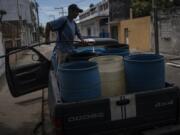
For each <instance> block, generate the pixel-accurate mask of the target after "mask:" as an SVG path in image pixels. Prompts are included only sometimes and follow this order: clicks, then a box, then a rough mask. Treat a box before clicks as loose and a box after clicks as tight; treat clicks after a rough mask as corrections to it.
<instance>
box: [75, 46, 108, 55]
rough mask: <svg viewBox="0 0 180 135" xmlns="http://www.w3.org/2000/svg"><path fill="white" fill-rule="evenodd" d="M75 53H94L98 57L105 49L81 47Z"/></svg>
mask: <svg viewBox="0 0 180 135" xmlns="http://www.w3.org/2000/svg"><path fill="white" fill-rule="evenodd" d="M76 52H77V53H96V54H97V55H100V54H102V53H104V52H105V48H102V47H81V48H78V49H76Z"/></svg>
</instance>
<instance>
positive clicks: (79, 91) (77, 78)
mask: <svg viewBox="0 0 180 135" xmlns="http://www.w3.org/2000/svg"><path fill="white" fill-rule="evenodd" d="M58 72H59V75H58V76H59V80H58V83H59V87H60V92H61V95H62V99H63V100H64V101H65V102H75V101H81V100H89V99H94V98H98V97H100V96H101V84H100V76H99V71H98V67H97V63H95V62H89V61H78V62H71V63H65V64H61V65H59V68H58Z"/></svg>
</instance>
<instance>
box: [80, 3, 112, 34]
mask: <svg viewBox="0 0 180 135" xmlns="http://www.w3.org/2000/svg"><path fill="white" fill-rule="evenodd" d="M108 16H109V4H108V0H103V1H101V2H99V3H98V4H96V5H91V6H90V8H89V9H87V10H86V11H84V12H83V13H81V14H80V15H79V20H78V26H79V29H80V31H81V34H82V35H83V36H95V37H99V36H101V37H107V36H108Z"/></svg>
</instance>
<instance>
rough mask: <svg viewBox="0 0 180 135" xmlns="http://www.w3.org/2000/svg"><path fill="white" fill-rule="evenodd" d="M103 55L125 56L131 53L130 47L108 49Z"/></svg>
mask: <svg viewBox="0 0 180 135" xmlns="http://www.w3.org/2000/svg"><path fill="white" fill-rule="evenodd" d="M102 55H119V56H123V57H124V56H128V55H129V49H122V48H114V49H107V50H106V51H105V52H104V53H103V54H102Z"/></svg>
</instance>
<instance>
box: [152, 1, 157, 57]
mask: <svg viewBox="0 0 180 135" xmlns="http://www.w3.org/2000/svg"><path fill="white" fill-rule="evenodd" d="M157 5H158V0H152V8H153V21H154V22H153V23H154V41H155V42H154V43H155V53H156V54H159V27H158V8H157Z"/></svg>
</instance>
